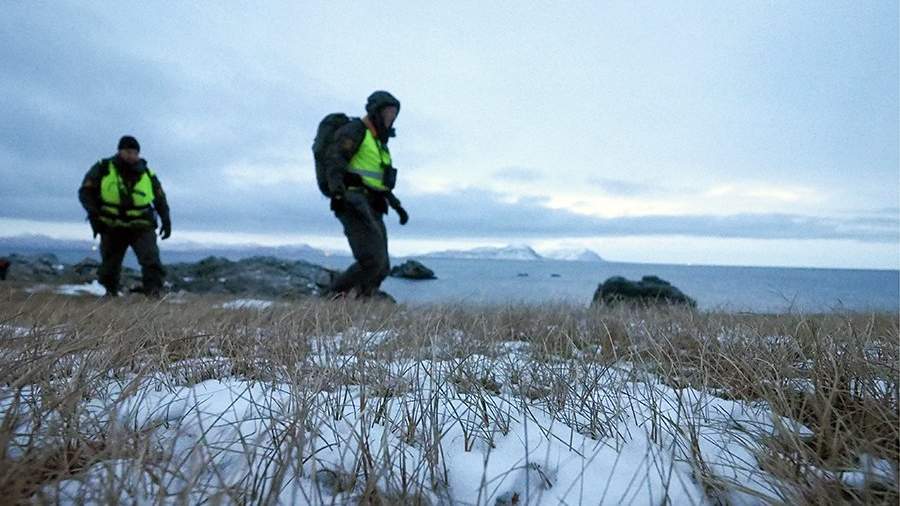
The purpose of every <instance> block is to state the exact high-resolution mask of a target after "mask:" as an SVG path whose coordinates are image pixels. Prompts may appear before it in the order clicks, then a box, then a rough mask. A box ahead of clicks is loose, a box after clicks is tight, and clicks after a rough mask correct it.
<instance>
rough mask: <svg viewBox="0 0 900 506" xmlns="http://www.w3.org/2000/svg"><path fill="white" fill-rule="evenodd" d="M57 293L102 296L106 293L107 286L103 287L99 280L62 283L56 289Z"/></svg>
mask: <svg viewBox="0 0 900 506" xmlns="http://www.w3.org/2000/svg"><path fill="white" fill-rule="evenodd" d="M56 293H59V294H62V295H96V296H97V297H102V296H103V295H106V288H103V285H101V284H100V283H99V282H98V281H96V280H95V281H92V282H90V283H87V284H83V285H60V286H59V287H58V288H57V289H56Z"/></svg>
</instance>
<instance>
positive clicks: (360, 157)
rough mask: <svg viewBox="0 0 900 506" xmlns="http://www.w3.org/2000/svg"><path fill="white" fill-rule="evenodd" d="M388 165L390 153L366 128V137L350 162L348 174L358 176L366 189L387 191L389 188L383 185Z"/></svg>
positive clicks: (389, 163)
mask: <svg viewBox="0 0 900 506" xmlns="http://www.w3.org/2000/svg"><path fill="white" fill-rule="evenodd" d="M390 165H391V153H390V152H389V151H388V149H387V147H385V146H382V145H381V141H379V140H378V139H376V138H375V136H374V135H372V131H371V130H369V129H368V128H367V129H366V137H365V138H364V139H363V141H362V144H360V146H359V150H357V151H356V154H355V155H353V158H352V159H351V160H350V168H349V169H348V172H351V173H353V174H358V175H359V176H360V177H361V178H362V182H363V184H364V185H366V187H368V188H371V189H373V190H377V191H388V190H389V188H388V187H386V186H385V185H384V168H385V167H388V166H390Z"/></svg>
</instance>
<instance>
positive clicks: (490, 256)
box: [422, 245, 544, 260]
mask: <svg viewBox="0 0 900 506" xmlns="http://www.w3.org/2000/svg"><path fill="white" fill-rule="evenodd" d="M422 256H424V257H426V258H462V259H469V260H474V259H477V260H543V258H544V257H542V256H541V255H538V254H537V252H535V251H534V250H533V249H531V247H530V246H524V245H523V246H517V245H510V246H503V247H500V248H496V247H490V246H488V247H481V248H474V249H469V250H448V251H435V252H433V253H426V254H425V255H422Z"/></svg>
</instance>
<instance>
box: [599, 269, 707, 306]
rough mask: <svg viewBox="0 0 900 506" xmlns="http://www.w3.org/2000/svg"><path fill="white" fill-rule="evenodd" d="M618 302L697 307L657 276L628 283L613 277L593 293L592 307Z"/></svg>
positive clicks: (621, 278) (625, 280)
mask: <svg viewBox="0 0 900 506" xmlns="http://www.w3.org/2000/svg"><path fill="white" fill-rule="evenodd" d="M619 302H631V303H637V304H658V303H663V304H685V305H688V306H690V307H696V306H697V302H696V301H695V300H694V299H692V298H690V297H688V296H687V295H685V294H684V293H683V292H682V291H681V290H679V289H678V288H676V287H674V286H672V284H671V283H669V282H668V281H666V280H664V279H661V278H659V277H657V276H644V277H642V278H641V280H640V281H630V280H627V279H625V278H623V277H621V276H613V277H611V278H609V279H607V280H606V281H604V282H603V283H602V284H601V285H600V286H598V287H597V291H596V292H594V300H593V304H594V305H597V304H610V305H612V304H616V303H619Z"/></svg>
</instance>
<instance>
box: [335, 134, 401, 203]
mask: <svg viewBox="0 0 900 506" xmlns="http://www.w3.org/2000/svg"><path fill="white" fill-rule="evenodd" d="M365 137H366V125H365V123H363V121H362V120H361V119H359V118H354V119H352V120H351V121H350V122H349V123H347V124H346V125H344V126H342V127H341V128H338V129H337V131H335V132H334V142H332V143H331V144H329V145H328V149H326V151H325V160H324V163H325V177H326V179H327V180H328V189H329V191H330V193H331V194H332V195H342V194H343V193H344V191H346V189H347V188H348V187H350V186H356V187H362V186H363V183H362V179H361V178H360V177H359V175H357V174H353V173H350V172H348V171H347V167H348V165H349V164H350V160H352V159H353V157H354V156H355V155H356V152H357V151H358V150H359V147H360V146H361V145H362V142H363V139H365ZM383 144H384V145H385V146H386V145H387V142H384V143H383ZM366 195H367V196H368V198H369V203H370V204H371V205H372V209H374V210H375V211H377V212H380V213H381V214H386V213H387V209H388V205H389V204H390V206H391V207H395V208H396V207H398V206H400V201H399V200H398V199H397V197H396V196H394V194H393V192H379V191H375V190H371V189H366ZM339 207H340V204H338V203H337V202H335V199H332V201H331V209H332V210H338V208H339Z"/></svg>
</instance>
